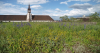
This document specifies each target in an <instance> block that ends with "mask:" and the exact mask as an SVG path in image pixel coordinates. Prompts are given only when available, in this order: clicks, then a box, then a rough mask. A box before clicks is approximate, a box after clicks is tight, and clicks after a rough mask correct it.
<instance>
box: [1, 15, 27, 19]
mask: <svg viewBox="0 0 100 53" xmlns="http://www.w3.org/2000/svg"><path fill="white" fill-rule="evenodd" d="M0 20H26V15H0Z"/></svg>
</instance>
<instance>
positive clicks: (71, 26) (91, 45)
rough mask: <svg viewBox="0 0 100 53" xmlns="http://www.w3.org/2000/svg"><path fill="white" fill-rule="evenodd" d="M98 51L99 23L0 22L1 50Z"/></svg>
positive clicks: (2, 52)
mask: <svg viewBox="0 0 100 53" xmlns="http://www.w3.org/2000/svg"><path fill="white" fill-rule="evenodd" d="M69 50H70V51H71V52H73V53H74V52H76V53H82V52H87V53H88V52H93V53H97V52H100V24H96V25H93V24H81V23H77V22H76V23H71V22H50V23H43V22H30V23H0V53H62V52H66V51H69Z"/></svg>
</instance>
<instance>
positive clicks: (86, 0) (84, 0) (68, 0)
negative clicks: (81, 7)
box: [60, 0, 91, 4]
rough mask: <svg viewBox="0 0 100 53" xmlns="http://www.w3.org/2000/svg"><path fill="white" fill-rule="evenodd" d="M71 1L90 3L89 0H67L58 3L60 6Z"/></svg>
mask: <svg viewBox="0 0 100 53" xmlns="http://www.w3.org/2000/svg"><path fill="white" fill-rule="evenodd" d="M71 1H81V2H88V1H91V0H67V1H64V2H60V4H68V2H71Z"/></svg>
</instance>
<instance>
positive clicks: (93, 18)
mask: <svg viewBox="0 0 100 53" xmlns="http://www.w3.org/2000/svg"><path fill="white" fill-rule="evenodd" d="M89 17H91V18H90V21H98V20H100V17H99V14H98V13H97V12H95V13H94V14H91V15H90V16H89Z"/></svg>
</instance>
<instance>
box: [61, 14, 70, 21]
mask: <svg viewBox="0 0 100 53" xmlns="http://www.w3.org/2000/svg"><path fill="white" fill-rule="evenodd" d="M60 19H61V20H62V21H69V18H68V16H67V15H65V16H62V17H60Z"/></svg>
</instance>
